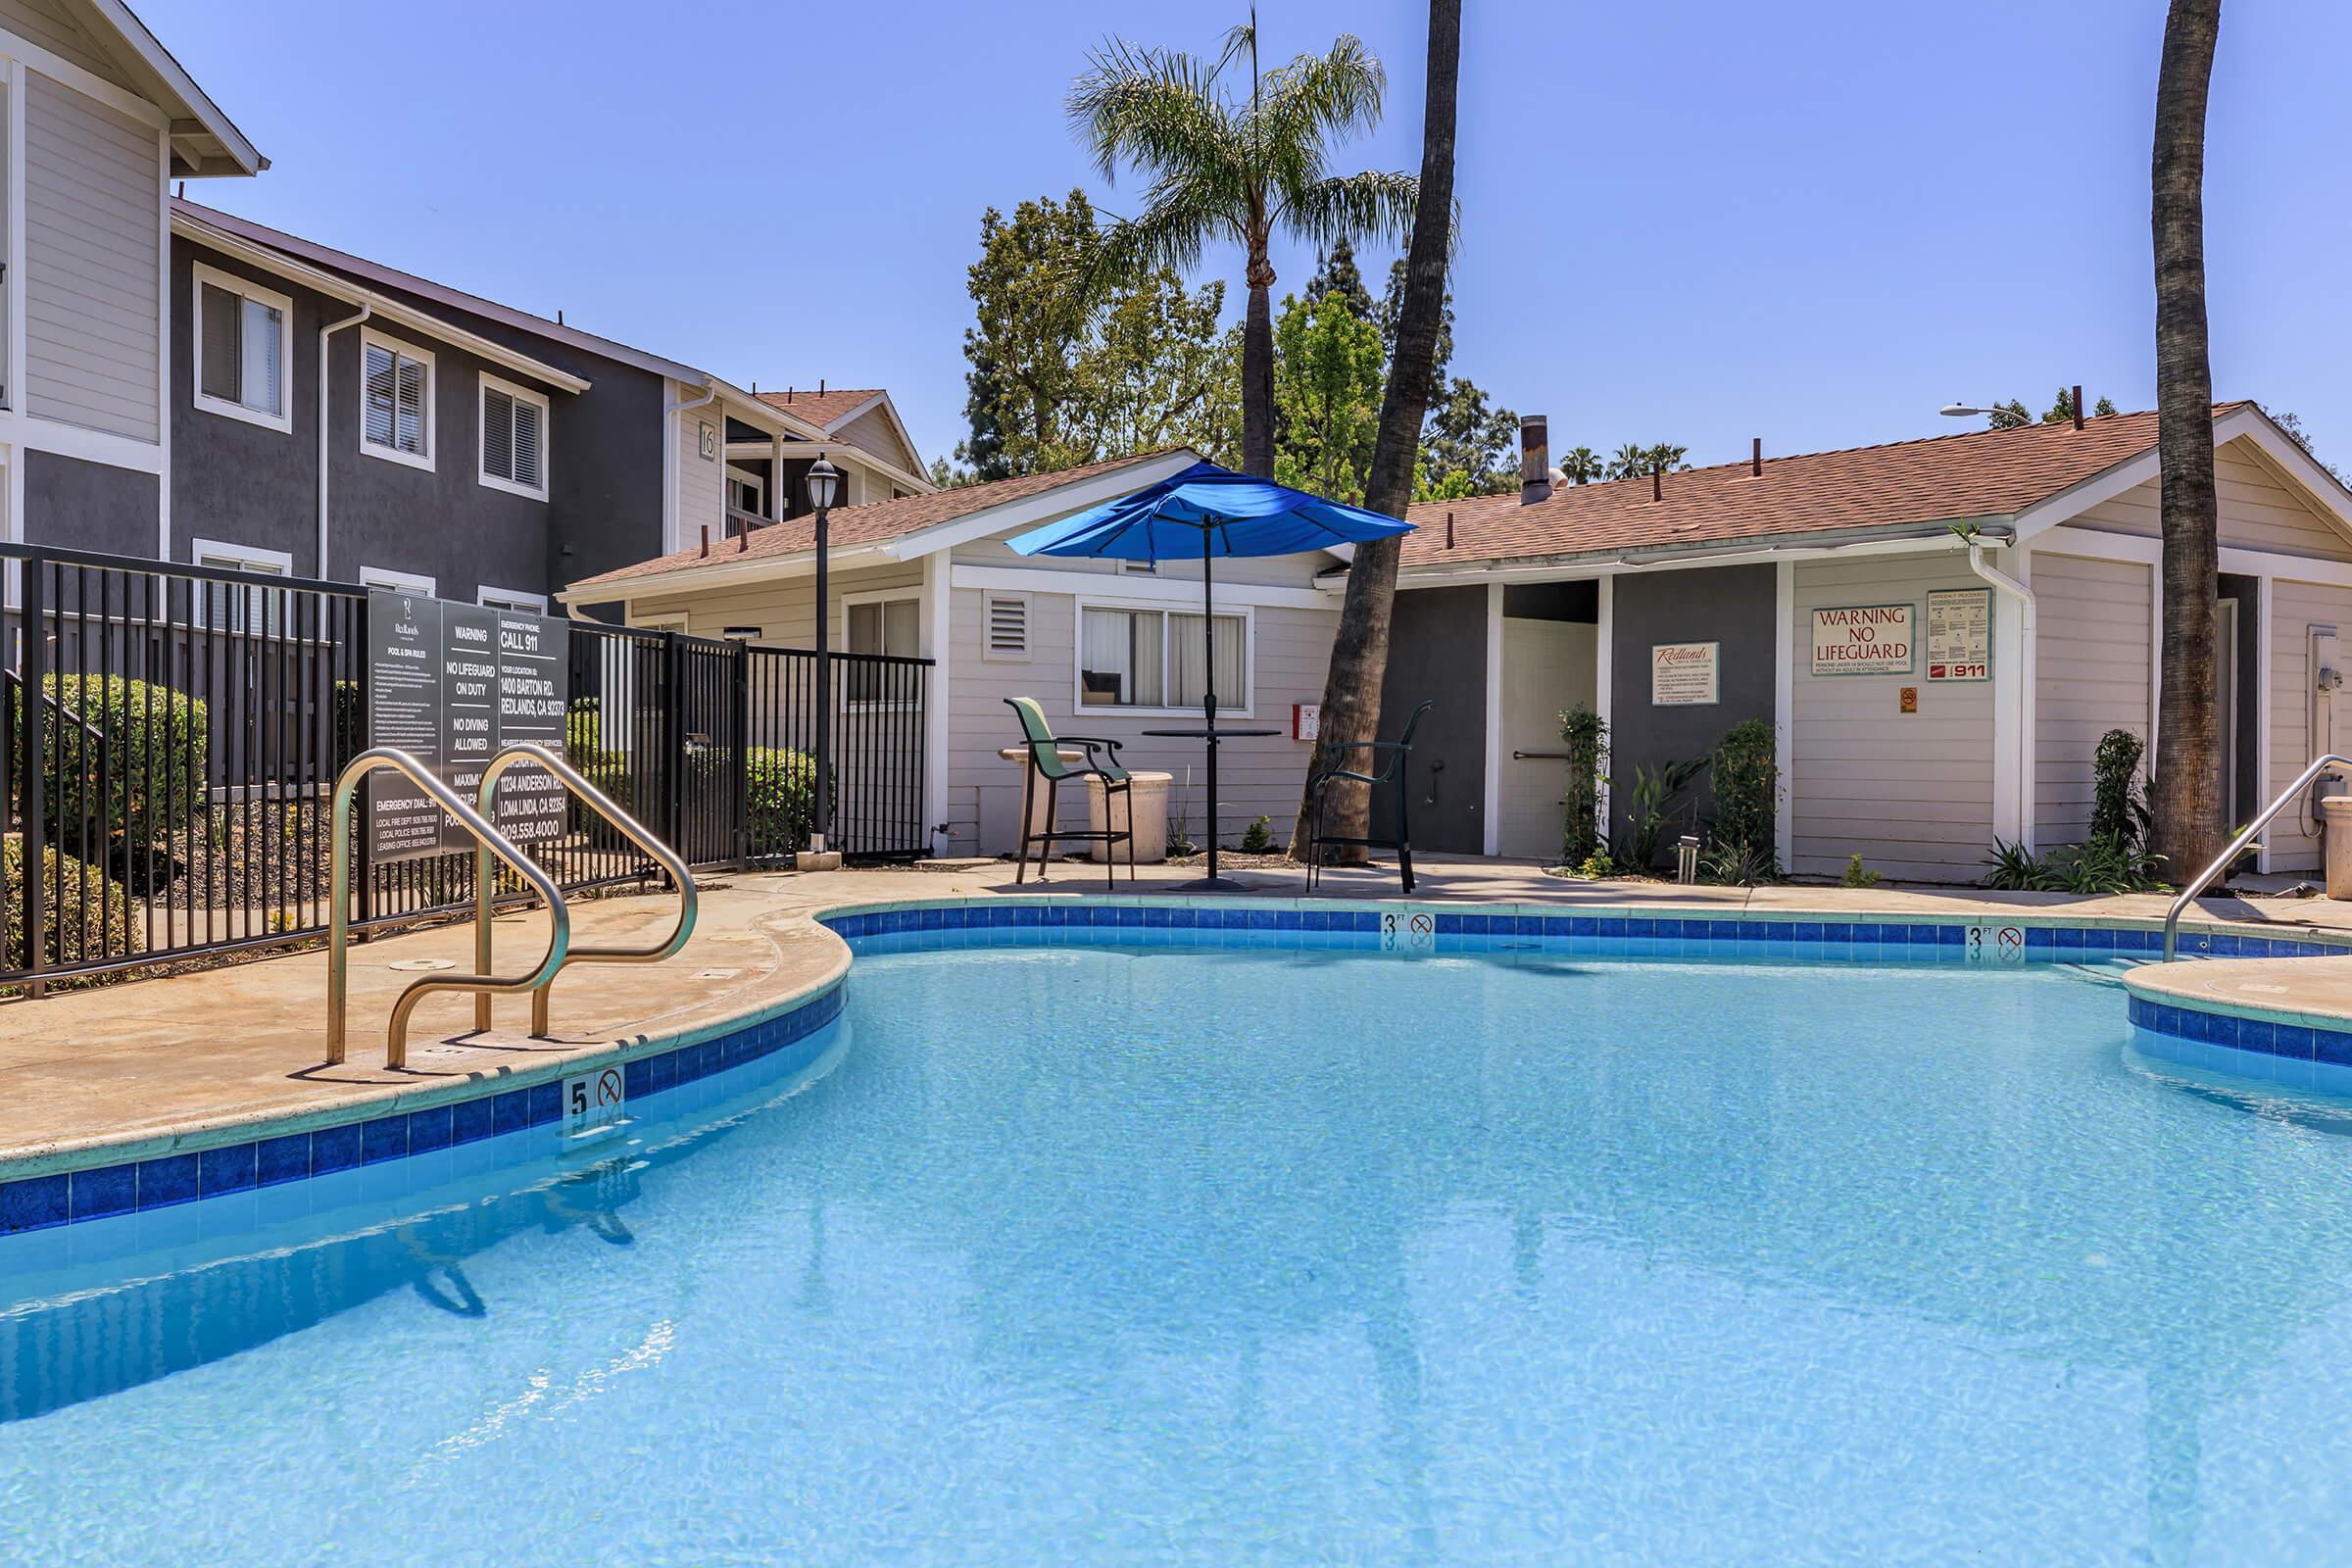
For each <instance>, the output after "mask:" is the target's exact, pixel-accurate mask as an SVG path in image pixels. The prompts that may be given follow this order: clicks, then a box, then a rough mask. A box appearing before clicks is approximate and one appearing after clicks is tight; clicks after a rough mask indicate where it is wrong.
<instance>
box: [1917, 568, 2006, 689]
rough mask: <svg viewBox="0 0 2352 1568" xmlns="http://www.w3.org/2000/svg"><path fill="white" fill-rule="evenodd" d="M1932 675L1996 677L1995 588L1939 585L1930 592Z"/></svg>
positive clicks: (1953, 677) (1983, 678) (1957, 677)
mask: <svg viewBox="0 0 2352 1568" xmlns="http://www.w3.org/2000/svg"><path fill="white" fill-rule="evenodd" d="M1927 658H1928V679H1930V680H1990V679H1991V678H1992V590H1991V589H1989V588H1937V589H1935V590H1933V591H1932V592H1930V593H1929V595H1928V631H1927Z"/></svg>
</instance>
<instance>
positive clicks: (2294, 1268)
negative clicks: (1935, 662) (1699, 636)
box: [0, 932, 2352, 1564]
mask: <svg viewBox="0 0 2352 1568" xmlns="http://www.w3.org/2000/svg"><path fill="white" fill-rule="evenodd" d="M992 936H993V934H992ZM1040 940H1041V938H1040V937H1039V936H1038V934H1036V933H1031V934H1030V935H1029V936H1028V937H1026V938H1012V939H1008V940H1007V942H1006V945H1004V946H981V947H974V946H971V945H970V944H969V937H968V935H957V934H955V933H937V934H924V933H919V932H918V933H911V934H907V935H902V936H898V937H891V936H877V937H873V938H868V939H862V940H861V941H860V942H859V943H858V946H859V947H860V949H861V954H860V956H859V957H858V962H857V965H856V967H855V969H854V971H853V973H852V977H851V983H850V989H849V1007H848V1011H847V1014H846V1015H845V1018H844V1019H843V1021H842V1022H841V1023H839V1024H837V1025H835V1026H833V1027H832V1028H831V1029H830V1030H828V1031H826V1032H825V1033H824V1034H823V1035H822V1036H819V1037H816V1038H814V1039H812V1040H811V1041H810V1042H809V1047H808V1050H807V1052H806V1053H805V1054H802V1055H800V1056H797V1057H795V1058H794V1059H793V1060H791V1061H790V1062H788V1063H784V1064H782V1065H780V1066H778V1067H775V1068H772V1069H771V1068H767V1067H762V1068H760V1069H739V1070H734V1071H730V1072H726V1073H721V1074H717V1075H714V1076H712V1077H711V1078H709V1079H706V1080H704V1082H703V1084H701V1085H697V1086H696V1087H697V1088H698V1089H703V1090H707V1093H704V1094H700V1095H698V1096H696V1097H694V1098H693V1100H692V1101H691V1103H688V1102H684V1101H681V1102H680V1103H676V1104H674V1105H673V1104H671V1103H670V1101H671V1100H672V1099H673V1098H676V1097H666V1096H665V1097H663V1098H662V1099H659V1100H656V1101H653V1102H651V1103H650V1104H649V1106H648V1109H647V1111H646V1114H645V1115H644V1117H643V1118H642V1119H640V1120H638V1121H636V1122H634V1123H632V1124H629V1125H626V1126H624V1127H622V1128H621V1129H620V1130H619V1131H618V1132H617V1133H614V1134H612V1135H609V1138H608V1140H607V1141H606V1142H605V1143H604V1144H603V1145H602V1146H601V1147H600V1146H596V1145H592V1146H591V1147H589V1148H588V1149H585V1150H582V1151H579V1152H538V1153H536V1154H531V1155H529V1156H528V1157H519V1152H517V1157H516V1158H509V1157H505V1156H506V1154H507V1152H508V1151H507V1146H506V1143H505V1141H504V1140H498V1139H493V1140H490V1141H489V1142H487V1143H485V1144H483V1145H479V1146H474V1147H476V1148H479V1149H481V1150H482V1151H484V1155H483V1157H482V1159H481V1161H480V1163H479V1165H478V1168H476V1169H474V1170H473V1171H472V1172H471V1173H470V1174H462V1173H460V1172H459V1171H458V1170H457V1169H456V1168H454V1167H452V1168H450V1169H448V1170H446V1171H445V1172H443V1173H442V1174H441V1176H440V1178H439V1179H438V1180H436V1181H434V1182H433V1183H432V1184H430V1185H426V1186H420V1187H416V1186H413V1187H410V1188H406V1189H401V1190H386V1191H381V1192H375V1193H364V1192H358V1191H357V1190H356V1189H355V1194H354V1197H355V1201H354V1202H352V1203H349V1204H344V1205H338V1206H333V1207H326V1208H322V1209H319V1211H317V1212H311V1213H306V1214H301V1215H293V1216H288V1217H284V1218H281V1219H279V1220H278V1221H277V1222H276V1223H274V1224H273V1225H270V1226H268V1227H265V1228H264V1229H262V1230H259V1231H257V1230H254V1229H253V1228H252V1227H251V1224H250V1219H249V1217H248V1216H244V1215H240V1216H237V1217H236V1222H235V1223H229V1222H226V1221H224V1222H223V1223H222V1224H221V1226H220V1227H219V1228H218V1231H217V1233H216V1232H215V1228H214V1227H213V1226H211V1225H210V1224H208V1223H207V1220H206V1213H205V1211H207V1210H209V1209H210V1207H211V1205H212V1204H213V1203H214V1202H217V1201H212V1200H208V1201H205V1202H201V1203H195V1204H187V1205H182V1206H181V1207H179V1208H177V1209H173V1210H170V1211H167V1212H168V1214H169V1215H170V1216H171V1223H172V1226H173V1227H174V1228H173V1229H172V1230H171V1231H170V1232H168V1233H164V1232H158V1231H156V1230H154V1229H153V1227H154V1225H155V1224H156V1223H157V1222H158V1221H159V1220H160V1219H162V1218H163V1216H159V1215H155V1214H143V1215H128V1216H123V1217H121V1218H119V1219H110V1220H101V1221H96V1222H92V1223H89V1224H79V1225H72V1226H66V1227H61V1228H59V1229H56V1230H52V1231H48V1232H43V1233H36V1234H33V1235H28V1236H16V1237H8V1238H0V1279H4V1280H5V1281H6V1282H7V1283H6V1284H5V1286H0V1301H4V1302H5V1304H0V1373H4V1374H5V1377H6V1381H5V1384H4V1385H0V1518H4V1519H6V1520H7V1521H9V1532H10V1541H11V1544H10V1548H9V1549H10V1550H12V1551H16V1552H21V1553H22V1555H23V1556H24V1557H25V1558H26V1559H27V1560H32V1561H48V1560H73V1561H78V1562H97V1561H167V1560H172V1561H185V1560H190V1559H192V1558H203V1559H208V1560H210V1559H220V1560H225V1559H227V1558H230V1557H231V1556H234V1557H237V1558H241V1559H243V1560H246V1561H249V1562H265V1563H268V1562H310V1561H318V1560H322V1559H325V1558H327V1557H330V1556H331V1557H333V1558H334V1559H336V1560H342V1561H381V1560H406V1559H423V1558H427V1557H437V1558H441V1559H454V1560H461V1561H464V1560H496V1561H500V1562H540V1561H549V1562H555V1561H564V1562H571V1561H582V1560H602V1559H606V1558H613V1559H650V1560H727V1559H735V1560H743V1559H750V1560H769V1559H789V1560H794V1561H803V1562H816V1563H832V1562H840V1563H852V1562H859V1563H862V1562H873V1561H890V1560H898V1561H942V1562H951V1561H952V1562H956V1563H958V1564H961V1563H1027V1562H1078V1561H1085V1562H1134V1561H1161V1560H1167V1559H1169V1558H1171V1557H1184V1558H1188V1559H1190V1560H1199V1561H1212V1562H1219V1563H1227V1562H1232V1563H1246V1562H1268V1563H1272V1562H1296V1561H1301V1560H1315V1561H1324V1560H1343V1561H1365V1562H1397V1561H1425V1562H1446V1563H1456V1562H1458V1563H1486V1562H1520V1561H1528V1560H1560V1559H1574V1558H1577V1557H1580V1556H1581V1557H1586V1558H1594V1557H1607V1558H1610V1559H1612V1560H1621V1561H1644V1560H1646V1561H1674V1562H1688V1561H1693V1560H1726V1559H1739V1560H1770V1561H1778V1562H1787V1561H1816V1560H1870V1561H1887V1560H1895V1559H1901V1558H1906V1557H1927V1558H1934V1559H1945V1558H1951V1557H1957V1556H1961V1555H1968V1556H1970V1557H1972V1558H1975V1559H1978V1560H1986V1561H2068V1562H2135V1561H2149V1560H2154V1561H2161V1562H2173V1561H2183V1560H2196V1561H2214V1562H2231V1561H2244V1562H2265V1563H2278V1562H2292V1561H2301V1560H2310V1561H2319V1560H2326V1559H2328V1558H2331V1557H2333V1556H2334V1555H2336V1552H2337V1548H2338V1546H2339V1545H2340V1542H2341V1539H2342V1533H2343V1531H2344V1529H2345V1528H2346V1526H2347V1524H2352V1485H2348V1484H2347V1483H2344V1482H2343V1481H2342V1480H2341V1479H2340V1474H2339V1472H2340V1468H2341V1467H2340V1465H2339V1464H2338V1463H2337V1462H2336V1459H2335V1455H2337V1454H2339V1453H2340V1452H2341V1451H2343V1448H2344V1445H2345V1442H2346V1440H2347V1439H2348V1438H2352V1397H2347V1396H2348V1395H2352V1349H2348V1348H2346V1347H2347V1346H2352V1336H2347V1335H2346V1333H2345V1332H2344V1330H2345V1329H2346V1327H2347V1326H2348V1322H2352V1138H2347V1136H2346V1134H2348V1133H2352V1103H2347V1102H2344V1101H2339V1100H2333V1099H2329V1098H2326V1097H2321V1096H2315V1095H2309V1094H2298V1093H2295V1092H2293V1091H2292V1090H2288V1089H2283V1088H2279V1087H2277V1086H2269V1085H2263V1084H2255V1083H2249V1082H2246V1081H2243V1080H2237V1079H2229V1078H2223V1077H2220V1076H2216V1075H2209V1074H2205V1073H2202V1072H2200V1071H2198V1070H2197V1069H2195V1068H2194V1067H2186V1066H2180V1065H2175V1064H2173V1063H2170V1062H2164V1061H2158V1060H2155V1059H2153V1058H2151V1057H2147V1056H2143V1055H2142V1054H2140V1053H2139V1052H2138V1051H2137V1050H2136V1049H2135V1048H2134V1047H2133V1045H2132V1043H2131V1038H2130V1031H2129V1029H2128V1027H2127V1025H2126V1024H2125V1022H2124V1008H2123V1003H2122V997H2121V993H2120V992H2119V991H2118V989H2117V988H2116V987H2115V986H2114V985H2113V984H2112V983H2109V982H2108V981H2107V980H2106V979H2104V978H2103V977H2101V976H2098V975H2096V974H2095V973H2086V972H2084V971H2082V970H2079V969H2074V968H2069V967H2064V966H2058V965H2038V966H2028V967H2024V968H2017V969H1981V968H1972V967H1967V966H1964V965H1959V964H1955V963H1951V962H1935V961H1919V962H1913V961H1908V960H1907V959H1906V961H1899V962H1881V961H1872V960H1868V959H1864V960H1857V961H1848V962H1844V963H1833V964H1814V963H1794V962H1783V961H1775V960H1773V959H1771V958H1763V959H1761V960H1760V961H1751V960H1744V959H1740V958H1736V957H1734V958H1714V957H1706V958H1700V957H1696V956H1691V957H1682V956H1676V957H1667V956H1648V957H1630V958H1621V957H1614V956H1603V955H1590V954H1575V953H1561V952H1543V951H1535V950H1532V949H1531V950H1529V951H1522V952H1515V953H1509V954H1502V955H1468V954H1462V955H1451V954H1446V953H1437V954H1432V955H1430V956H1423V957H1418V958H1413V959H1409V960H1400V959H1397V958H1395V957H1392V956H1384V955H1381V954H1376V953H1355V952H1341V951H1332V950H1328V949H1319V948H1313V947H1304V946H1302V947H1299V948H1297V949H1289V950H1285V949H1270V948H1266V947H1260V946H1254V945H1247V944H1246V943H1245V942H1244V941H1243V939H1241V938H1239V937H1234V936H1230V935H1227V934H1220V936H1219V937H1218V938H1217V940H1218V942H1220V943H1224V942H1228V941H1231V942H1234V943H1235V944H1236V945H1233V946H1230V947H1225V946H1220V947H1217V948H1215V949H1213V950H1205V949H1201V948H1198V947H1195V948H1186V947H1181V946H1178V947H1169V946H1142V945H1125V946H1110V945H1099V944H1097V943H1096V942H1094V941H1093V940H1091V939H1089V938H1088V937H1087V936H1085V935H1084V934H1081V933H1068V934H1066V936H1065V937H1064V939H1062V945H1058V946H1040V945H1039V942H1040ZM893 947H896V948H900V949H904V950H906V951H899V952H892V951H887V950H889V949H891V948H893ZM513 1136H515V1137H516V1138H521V1137H524V1136H527V1135H513ZM393 1168H397V1167H378V1169H393ZM366 1175H367V1172H365V1171H362V1172H358V1173H355V1174H354V1179H355V1181H356V1180H359V1179H361V1178H364V1177H366ZM247 1201H251V1195H247ZM191 1216H192V1217H191ZM141 1226H148V1227H150V1229H149V1230H148V1232H146V1233H145V1234H144V1235H143V1234H142V1232H141V1230H140V1229H139V1227H141ZM158 1238H161V1239H162V1241H163V1243H164V1245H160V1246H150V1245H147V1244H148V1242H150V1241H152V1240H156V1239H158Z"/></svg>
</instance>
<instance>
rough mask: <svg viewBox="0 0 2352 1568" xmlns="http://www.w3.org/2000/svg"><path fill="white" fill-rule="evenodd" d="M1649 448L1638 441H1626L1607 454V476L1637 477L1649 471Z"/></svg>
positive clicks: (1616, 477) (1620, 477) (1615, 477)
mask: <svg viewBox="0 0 2352 1568" xmlns="http://www.w3.org/2000/svg"><path fill="white" fill-rule="evenodd" d="M1649 452H1650V449H1649V448H1647V447H1645V446H1643V445H1642V443H1641V442H1639V441H1628V442H1626V443H1625V444H1624V445H1623V446H1620V447H1619V448H1618V449H1617V450H1616V451H1614V452H1612V453H1610V454H1609V477H1610V478H1612V479H1639V478H1641V477H1642V475H1643V474H1645V473H1647V472H1648V471H1649Z"/></svg>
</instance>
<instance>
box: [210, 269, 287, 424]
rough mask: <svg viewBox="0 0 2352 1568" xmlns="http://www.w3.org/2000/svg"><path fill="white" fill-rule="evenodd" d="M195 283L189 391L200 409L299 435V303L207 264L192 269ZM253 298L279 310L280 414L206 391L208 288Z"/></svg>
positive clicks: (278, 372) (278, 394)
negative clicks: (296, 327)
mask: <svg viewBox="0 0 2352 1568" xmlns="http://www.w3.org/2000/svg"><path fill="white" fill-rule="evenodd" d="M192 271H193V273H194V280H193V281H192V282H190V283H189V285H188V361H189V363H188V386H189V388H190V389H191V391H192V393H193V396H194V402H195V407H197V408H199V409H202V410H203V411H204V412H205V413H207V414H218V415H220V416H221V417H222V418H226V419H243V420H244V421H245V422H246V423H247V424H258V425H260V426H261V427H262V428H263V429H265V430H276V431H280V432H282V433H284V434H287V435H291V434H293V433H294V301H293V299H292V298H291V297H290V296H288V295H284V294H280V293H279V292H277V290H275V289H271V288H264V287H262V286H261V285H260V284H259V283H251V282H247V281H246V280H245V279H244V278H241V277H238V276H237V275H236V274H235V273H233V272H223V271H221V270H220V269H219V268H217V267H207V266H205V265H204V263H202V262H197V263H194V264H193V265H192ZM207 283H210V284H212V285H213V286H214V287H215V288H218V289H222V290H225V291H226V292H228V293H231V294H235V295H238V296H239V297H241V298H244V299H249V300H252V301H254V302H256V303H257V304H262V305H270V306H274V307H275V308H276V310H277V403H278V412H277V413H275V414H264V413H263V412H262V411H261V410H259V409H249V408H247V407H246V406H245V405H244V404H242V403H231V402H229V401H228V400H227V399H226V398H217V397H214V396H212V395H211V394H210V393H208V392H206V391H205V390H204V285H205V284H207Z"/></svg>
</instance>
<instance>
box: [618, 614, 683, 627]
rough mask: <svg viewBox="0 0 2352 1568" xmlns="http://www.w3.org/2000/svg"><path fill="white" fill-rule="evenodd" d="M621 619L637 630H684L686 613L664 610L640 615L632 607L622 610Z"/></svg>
mask: <svg viewBox="0 0 2352 1568" xmlns="http://www.w3.org/2000/svg"><path fill="white" fill-rule="evenodd" d="M621 619H622V621H623V622H625V623H626V624H628V625H630V626H632V627H634V628H636V629H637V630H638V631H684V630H686V629H687V615H686V613H685V612H684V611H682V610H665V611H662V612H661V613H658V614H644V615H640V614H638V613H637V612H636V611H635V610H633V609H631V610H624V613H622V615H621Z"/></svg>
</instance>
